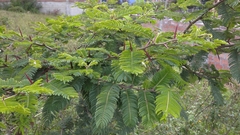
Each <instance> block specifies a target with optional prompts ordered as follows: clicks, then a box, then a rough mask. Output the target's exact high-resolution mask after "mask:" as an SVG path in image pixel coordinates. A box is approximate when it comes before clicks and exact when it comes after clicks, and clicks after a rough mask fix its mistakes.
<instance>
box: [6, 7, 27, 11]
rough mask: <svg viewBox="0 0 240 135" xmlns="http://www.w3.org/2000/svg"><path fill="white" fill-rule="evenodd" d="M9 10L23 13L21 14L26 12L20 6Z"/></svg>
mask: <svg viewBox="0 0 240 135" xmlns="http://www.w3.org/2000/svg"><path fill="white" fill-rule="evenodd" d="M8 10H9V11H13V12H21V13H23V12H25V10H24V9H23V8H22V7H20V6H14V7H10V8H9V9H8Z"/></svg>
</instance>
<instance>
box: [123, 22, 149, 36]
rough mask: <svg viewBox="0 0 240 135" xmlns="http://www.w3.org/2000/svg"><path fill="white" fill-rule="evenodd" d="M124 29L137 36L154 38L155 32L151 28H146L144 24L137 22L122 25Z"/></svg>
mask: <svg viewBox="0 0 240 135" xmlns="http://www.w3.org/2000/svg"><path fill="white" fill-rule="evenodd" d="M122 29H123V30H125V31H127V32H130V33H133V34H135V35H136V36H140V37H143V38H153V32H152V30H151V29H150V28H145V27H143V26H142V25H137V24H126V25H123V26H122Z"/></svg>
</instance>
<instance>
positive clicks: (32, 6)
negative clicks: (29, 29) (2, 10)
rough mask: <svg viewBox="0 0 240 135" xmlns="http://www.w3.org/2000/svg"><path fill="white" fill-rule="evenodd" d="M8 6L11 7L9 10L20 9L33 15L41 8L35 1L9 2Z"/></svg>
mask: <svg viewBox="0 0 240 135" xmlns="http://www.w3.org/2000/svg"><path fill="white" fill-rule="evenodd" d="M10 5H11V7H10V8H9V9H15V8H14V7H21V8H22V9H23V10H25V11H30V12H33V13H38V12H39V10H40V9H41V8H42V6H41V5H40V4H39V3H38V2H37V0H11V4H10ZM17 9H20V8H17ZM11 11H12V10H11Z"/></svg>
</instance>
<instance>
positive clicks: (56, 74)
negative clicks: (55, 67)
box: [53, 73, 74, 83]
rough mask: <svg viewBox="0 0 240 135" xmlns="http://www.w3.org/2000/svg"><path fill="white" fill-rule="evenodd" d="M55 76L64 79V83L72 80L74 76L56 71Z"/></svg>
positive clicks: (60, 79) (57, 78)
mask: <svg viewBox="0 0 240 135" xmlns="http://www.w3.org/2000/svg"><path fill="white" fill-rule="evenodd" d="M53 77H54V78H55V79H56V80H59V81H62V82H63V83H66V82H71V81H72V80H73V79H74V78H73V77H72V76H70V75H64V74H62V73H54V74H53Z"/></svg>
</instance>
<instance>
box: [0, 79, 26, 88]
mask: <svg viewBox="0 0 240 135" xmlns="http://www.w3.org/2000/svg"><path fill="white" fill-rule="evenodd" d="M24 85H25V84H24V83H23V84H22V83H21V82H19V81H16V80H14V79H13V78H10V79H7V80H2V79H0V87H1V88H16V87H22V86H24Z"/></svg>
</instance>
